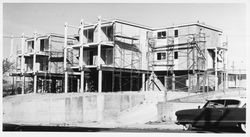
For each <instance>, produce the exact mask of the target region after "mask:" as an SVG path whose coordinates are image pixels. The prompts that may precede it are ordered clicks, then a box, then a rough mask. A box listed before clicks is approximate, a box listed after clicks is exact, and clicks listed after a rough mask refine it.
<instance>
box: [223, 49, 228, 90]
mask: <svg viewBox="0 0 250 137" xmlns="http://www.w3.org/2000/svg"><path fill="white" fill-rule="evenodd" d="M224 65H225V88H226V89H227V88H228V60H227V50H225V51H224Z"/></svg>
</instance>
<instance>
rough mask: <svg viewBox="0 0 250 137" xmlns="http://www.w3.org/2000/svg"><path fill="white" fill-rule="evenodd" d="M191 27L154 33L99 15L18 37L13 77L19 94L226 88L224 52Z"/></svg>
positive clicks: (205, 34) (195, 90)
mask: <svg viewBox="0 0 250 137" xmlns="http://www.w3.org/2000/svg"><path fill="white" fill-rule="evenodd" d="M191 26H192V25H191ZM193 26H195V27H197V29H195V30H197V31H195V32H194V31H189V29H190V28H189V26H185V27H186V28H188V31H187V32H186V33H183V34H179V32H178V30H179V29H181V27H171V28H166V29H158V30H154V29H151V28H149V27H145V26H141V25H138V24H133V23H130V22H124V21H121V20H107V19H103V18H101V17H98V22H97V23H96V24H93V23H87V22H85V21H84V20H81V22H80V25H79V26H73V25H69V24H68V23H65V26H64V35H56V34H49V35H38V34H37V33H35V34H34V37H29V38H25V37H24V36H22V37H21V40H22V42H21V43H22V44H21V45H22V48H21V49H22V50H21V52H20V51H18V54H17V57H18V59H17V61H16V62H17V63H18V64H19V66H20V70H19V71H18V72H15V73H12V76H16V77H21V78H22V80H21V81H22V84H20V85H22V87H21V89H22V92H21V93H22V94H24V93H31V92H33V93H68V92H81V93H83V92H99V93H100V92H117V91H145V90H159V91H188V92H207V91H210V90H217V89H218V88H221V87H223V89H225V87H226V85H225V83H226V82H225V81H226V77H227V74H226V61H225V60H226V59H225V56H226V55H225V53H226V50H227V48H225V47H216V46H215V47H211V46H209V47H208V45H207V39H206V38H208V37H210V35H211V33H208V34H209V35H208V34H207V33H206V32H205V31H204V30H203V27H201V26H199V24H198V25H197V24H195V25H193ZM69 29H73V30H75V31H76V33H74V34H72V35H70V34H69V33H68V32H69ZM156 34H157V35H156ZM53 37H56V38H53ZM210 41H211V39H210ZM54 45H55V46H54ZM11 56H13V55H12V54H11ZM208 56H211V57H210V60H212V62H213V67H212V69H211V68H208ZM219 58H221V60H222V61H221V63H223V68H222V69H221V68H220V69H218V68H219V67H218V62H220V59H219ZM217 60H219V61H217ZM210 62H211V61H210ZM219 85H220V86H219ZM221 85H222V86H221ZM26 89H27V90H26Z"/></svg>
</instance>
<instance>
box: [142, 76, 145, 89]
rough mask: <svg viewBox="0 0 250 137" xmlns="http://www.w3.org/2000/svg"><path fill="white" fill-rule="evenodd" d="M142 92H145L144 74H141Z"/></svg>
mask: <svg viewBox="0 0 250 137" xmlns="http://www.w3.org/2000/svg"><path fill="white" fill-rule="evenodd" d="M142 91H145V73H142Z"/></svg>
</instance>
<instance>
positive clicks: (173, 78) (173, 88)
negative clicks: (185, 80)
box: [172, 73, 175, 91]
mask: <svg viewBox="0 0 250 137" xmlns="http://www.w3.org/2000/svg"><path fill="white" fill-rule="evenodd" d="M172 91H175V74H174V73H173V74H172Z"/></svg>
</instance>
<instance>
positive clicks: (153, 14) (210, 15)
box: [3, 3, 246, 69]
mask: <svg viewBox="0 0 250 137" xmlns="http://www.w3.org/2000/svg"><path fill="white" fill-rule="evenodd" d="M99 15H101V16H102V17H104V18H107V19H114V18H118V19H122V20H127V21H131V22H135V23H139V24H143V25H146V26H151V27H164V26H169V25H172V24H182V23H189V22H196V21H198V20H199V21H200V22H205V23H206V24H208V25H211V26H214V27H217V28H220V29H222V30H223V32H224V34H225V35H227V36H228V42H229V51H228V55H229V60H230V62H229V66H231V64H232V61H235V64H236V65H238V66H241V65H243V64H245V63H246V62H245V60H246V5H245V4H236V3H231V4H229V3H224V4H205V3H204V4H181V3H178V4H168V3H161V4H84V3H81V4H13V3H12V4H3V35H15V36H20V35H21V34H22V33H25V34H26V35H30V36H32V34H33V32H35V31H37V32H38V33H41V34H43V33H49V32H54V33H61V34H63V33H64V27H63V26H64V23H65V22H68V23H69V24H72V25H79V23H80V20H81V19H84V20H85V21H88V22H96V21H97V16H99ZM3 43H4V45H3V51H4V52H3V58H6V57H8V56H9V54H10V39H6V38H4V40H3ZM14 45H15V46H17V45H20V41H18V40H15V42H14ZM229 69H230V68H229Z"/></svg>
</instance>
